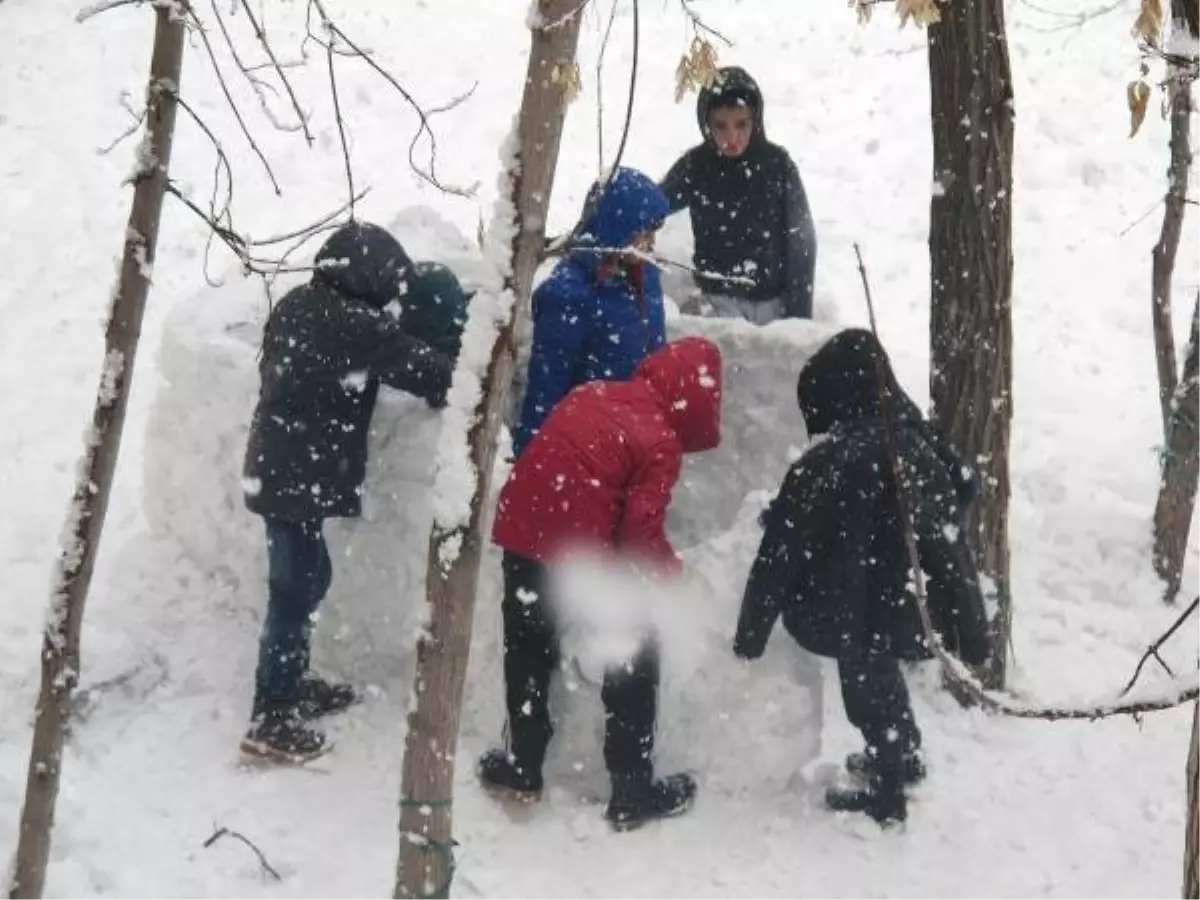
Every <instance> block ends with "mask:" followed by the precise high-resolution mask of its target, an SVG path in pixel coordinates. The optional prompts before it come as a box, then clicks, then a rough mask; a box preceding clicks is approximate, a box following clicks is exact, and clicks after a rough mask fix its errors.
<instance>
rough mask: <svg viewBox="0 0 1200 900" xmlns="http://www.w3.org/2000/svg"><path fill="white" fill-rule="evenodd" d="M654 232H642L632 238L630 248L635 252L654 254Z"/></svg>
mask: <svg viewBox="0 0 1200 900" xmlns="http://www.w3.org/2000/svg"><path fill="white" fill-rule="evenodd" d="M655 234H656V232H654V231H643V232H641V233H639V234H638V235H637V236H636V237H634V239H633V242H632V243H631V244H630V246H632V247H633V249H635V250H640V251H641V252H642V253H652V252H654V235H655Z"/></svg>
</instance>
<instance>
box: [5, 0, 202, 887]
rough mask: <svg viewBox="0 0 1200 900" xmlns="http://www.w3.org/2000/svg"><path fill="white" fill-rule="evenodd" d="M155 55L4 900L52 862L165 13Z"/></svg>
mask: <svg viewBox="0 0 1200 900" xmlns="http://www.w3.org/2000/svg"><path fill="white" fill-rule="evenodd" d="M155 17H156V27H155V31H154V50H153V55H152V56H151V59H150V79H149V84H148V86H147V90H146V133H145V138H144V140H143V143H142V147H141V151H140V154H139V169H138V172H137V175H136V176H135V179H134V183H135V188H134V193H133V205H132V207H131V209H130V212H129V222H128V225H127V227H126V229H125V249H124V254H123V256H122V262H121V274H120V282H119V284H118V285H117V290H116V293H115V294H114V295H113V298H112V306H111V310H110V313H109V319H108V326H107V329H106V331H105V335H104V345H105V357H104V368H103V370H102V372H101V374H100V385H99V388H98V389H97V391H96V404H95V407H94V411H93V413H92V430H91V434H90V436H89V438H88V443H87V447H86V449H85V451H84V457H83V460H82V463H81V466H80V475H79V479H78V481H77V483H76V486H75V494H74V498H73V499H72V502H71V509H70V512H69V514H68V519H67V525H66V529H65V531H64V534H65V538H64V544H63V547H62V549H61V551H60V554H59V558H58V563H57V567H56V573H55V580H54V584H53V587H52V591H51V596H50V609H49V616H48V619H47V622H46V629H45V634H44V636H43V642H42V650H41V660H42V682H41V690H40V691H39V693H38V699H37V709H36V720H35V723H34V729H33V746H32V749H31V752H30V757H29V774H28V778H27V781H26V785H25V804H24V807H23V809H22V810H21V824H20V833H19V835H18V838H17V854H16V861H15V864H14V867H13V874H12V882H11V884H10V886H9V896H10V897H40V896H42V890H43V887H44V885H45V880H46V865H47V861H48V859H49V856H50V835H51V830H52V829H53V827H54V806H55V802H56V801H57V799H58V788H59V782H60V779H61V775H62V761H63V742H64V726H65V725H66V719H67V715H68V712H69V709H70V703H71V693H72V691H73V690H74V688H75V685H76V683H77V681H78V678H79V663H80V650H79V645H80V631H81V627H82V624H83V611H84V604H85V603H86V601H87V594H88V586H89V584H90V582H91V578H92V572H93V570H94V568H95V563H96V555H97V553H98V552H99V550H100V536H101V533H102V531H103V529H104V518H105V515H106V513H107V511H108V499H109V495H110V493H111V490H112V482H113V474H114V472H115V470H116V467H117V456H118V453H119V452H120V448H121V432H122V429H123V427H124V424H125V411H126V408H127V406H128V402H129V393H130V387H131V385H132V381H133V371H134V360H135V357H136V354H137V347H138V338H139V336H140V335H141V330H142V314H143V312H144V311H145V308H146V297H147V295H148V294H149V292H150V278H151V273H152V269H153V265H154V257H155V250H156V247H157V244H158V226H159V216H160V214H161V212H162V204H163V197H164V195H165V193H166V187H167V170H168V167H169V165H170V161H171V141H172V138H173V136H174V131H175V111H176V102H175V95H176V92H177V91H178V88H179V75H180V70H181V68H182V65H183V39H184V22H183V19H182V18H181V17H177V16H172V15H171V12H170V10H169V8H167V7H157V8H156V9H155Z"/></svg>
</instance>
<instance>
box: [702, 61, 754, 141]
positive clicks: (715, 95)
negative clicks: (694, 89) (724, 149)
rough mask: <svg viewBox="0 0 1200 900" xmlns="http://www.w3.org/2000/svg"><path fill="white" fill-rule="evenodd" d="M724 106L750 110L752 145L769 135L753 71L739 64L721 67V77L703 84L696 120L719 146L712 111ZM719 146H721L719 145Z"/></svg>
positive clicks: (706, 139)
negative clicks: (711, 82) (714, 133)
mask: <svg viewBox="0 0 1200 900" xmlns="http://www.w3.org/2000/svg"><path fill="white" fill-rule="evenodd" d="M721 108H735V109H736V108H740V109H748V110H749V111H750V116H751V121H752V123H753V128H752V130H751V133H750V143H749V145H750V146H751V147H753V146H754V145H756V144H759V143H762V142H763V141H765V140H766V139H767V133H766V129H765V128H764V126H763V98H762V91H761V90H760V89H759V87H758V83H757V82H756V81H755V80H754V79H753V78H751V77H750V73H749V72H747V71H746V70H745V69H742V68H740V67H738V66H725V67H724V68H722V69H718V70H717V79H716V81H714V82H713V84H712V85H710V86H708V87H705V88H702V89H701V90H700V95H699V96H698V97H697V98H696V121H697V123H698V124H699V125H700V135H701V137H703V138H704V140H705V142H706V143H708V144H709V145H710V146H712V147H714V148H716V147H717V141H716V138H715V136H714V135H713V133H712V129H711V128H710V127H709V113H711V112H712V111H713V110H716V109H721ZM718 149H719V148H718Z"/></svg>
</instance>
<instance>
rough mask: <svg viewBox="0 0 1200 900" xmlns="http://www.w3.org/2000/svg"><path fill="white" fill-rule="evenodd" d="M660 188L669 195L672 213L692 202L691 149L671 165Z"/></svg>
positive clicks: (668, 202) (668, 199) (669, 205)
mask: <svg viewBox="0 0 1200 900" xmlns="http://www.w3.org/2000/svg"><path fill="white" fill-rule="evenodd" d="M659 188H660V189H661V190H662V192H663V193H664V194H666V195H667V206H668V208H669V210H670V212H669V213H668V215H670V213H677V212H679V211H680V210H681V209H683V208H684V207H685V206H687V205H688V204H689V203H690V202H691V198H692V153H691V151H690V150H689V151H688V152H687V153H685V154H683V156H681V157H679V159H677V160H675V165H673V166H671V169H670V171H668V172H667V175H666V177H665V178H664V179H663V180H662V184H660V185H659Z"/></svg>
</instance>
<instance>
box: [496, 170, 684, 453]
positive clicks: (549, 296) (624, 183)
mask: <svg viewBox="0 0 1200 900" xmlns="http://www.w3.org/2000/svg"><path fill="white" fill-rule="evenodd" d="M588 208H589V209H590V214H589V215H588V217H587V219H586V221H585V222H584V223H583V227H582V228H581V229H580V232H579V235H578V236H577V238H576V239H575V240H574V241H573V242H572V244H571V247H570V249H569V250H568V251H567V254H566V256H565V257H564V258H563V259H562V260H561V261H560V262H559V263H558V265H557V266H555V268H554V271H553V273H551V275H550V277H549V278H547V279H546V280H545V281H544V282H542V284H541V285H540V286H539V287H538V289H537V290H536V291H534V293H533V348H532V350H531V352H530V357H529V372H528V384H527V386H526V388H525V400H524V404H523V406H522V408H521V417H520V421H519V423H518V425H517V428H516V431H515V433H514V435H513V453H514V455H515V456H520V454H521V452H522V451H523V450H524V449H525V447H526V445H527V444H528V443H529V442H530V440H532V439H533V436H534V435H535V434H537V431H538V429H539V428H540V427H541V424H542V422H543V421H544V420H545V419H546V417H547V416H548V415H549V414H550V411H551V410H552V409H554V406H555V404H557V403H558V401H559V400H561V399H562V398H563V397H565V396H566V395H567V394H568V393H569V392H570V390H571V388H573V387H575V386H577V385H580V384H584V383H585V382H589V381H597V380H607V381H625V380H627V379H628V378H630V377H631V376H632V375H633V372H634V370H635V369H636V368H637V366H638V364H639V363H640V362H641V361H642V360H643V359H644V358H645V357H646V356H648V355H649V354H650V353H652V352H654V351H655V350H657V349H658V348H659V347H661V346H662V345H663V343H664V342H665V340H666V336H665V331H666V325H665V319H664V313H663V298H662V285H661V283H660V280H659V273H658V269H657V268H655V266H654V265H653V264H652V263H648V262H645V261H644V260H642V259H641V258H639V257H638V255H637V251H641V252H648V251H649V250H651V249H652V248H653V246H654V232H655V231H656V230H657V229H658V227H659V226H660V225H661V224H662V221H663V219H664V218H666V215H667V210H668V205H667V198H666V196H665V195H664V194H663V192H662V191H661V190H659V188H658V185H656V184H655V183H654V181H653V180H652V179H651V178H649V177H648V176H646V175H645V174H643V173H641V172H639V171H637V170H635V169H629V168H619V169H617V171H616V173H615V174H614V175H613V177H612V179H611V181H608V182H607V183H606V184H605V185H604V187H603V189H602V190H601V192H600V194H599V196H598V197H596V198H594V202H589V204H588ZM631 250H632V251H635V252H629V251H631Z"/></svg>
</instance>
